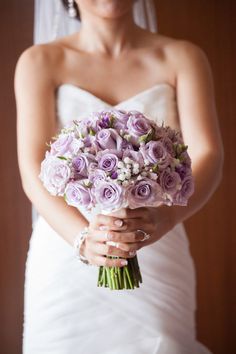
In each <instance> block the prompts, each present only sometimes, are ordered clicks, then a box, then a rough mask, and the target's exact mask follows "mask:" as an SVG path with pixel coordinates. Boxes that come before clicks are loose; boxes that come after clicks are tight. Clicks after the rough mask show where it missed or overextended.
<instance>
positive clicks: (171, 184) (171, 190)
mask: <svg viewBox="0 0 236 354" xmlns="http://www.w3.org/2000/svg"><path fill="white" fill-rule="evenodd" d="M160 185H161V187H162V189H163V191H164V192H165V193H167V194H170V195H174V194H175V193H176V192H177V191H178V190H179V189H180V188H181V178H180V176H179V174H178V173H177V172H171V171H167V170H165V171H163V172H162V173H161V175H160Z"/></svg>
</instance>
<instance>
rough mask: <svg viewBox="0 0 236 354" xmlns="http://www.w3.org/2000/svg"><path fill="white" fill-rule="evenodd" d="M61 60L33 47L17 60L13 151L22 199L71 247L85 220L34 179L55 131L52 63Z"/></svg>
mask: <svg viewBox="0 0 236 354" xmlns="http://www.w3.org/2000/svg"><path fill="white" fill-rule="evenodd" d="M55 50H57V49H56V48H55ZM61 56H62V54H61V53H60V52H59V50H58V53H57V52H56V53H55V51H54V55H53V56H52V53H51V52H50V50H49V49H48V48H47V47H46V46H45V47H44V46H35V47H31V48H29V49H28V50H26V51H25V52H24V53H23V54H22V55H21V57H20V58H19V60H18V63H17V66H16V72H15V96H16V105H17V147H18V161H19V168H20V174H21V179H22V185H23V188H24V191H25V193H26V195H27V196H28V198H29V199H30V200H31V202H32V203H33V204H34V205H35V207H36V209H37V210H38V212H39V213H40V214H41V215H42V216H43V217H44V218H45V219H46V221H47V222H48V223H49V224H50V225H51V226H52V227H53V229H54V230H55V231H56V232H58V234H60V235H61V236H62V237H63V238H64V239H65V240H66V241H67V242H69V243H70V244H72V242H73V237H74V236H75V235H76V234H77V233H78V232H79V231H80V230H81V229H82V228H83V227H84V226H85V225H87V220H86V219H85V218H84V217H83V216H82V215H81V214H80V213H79V211H78V210H76V208H73V207H70V206H68V205H67V204H66V203H65V202H64V201H63V199H62V198H59V197H52V196H50V195H49V193H48V192H47V191H46V190H45V189H44V187H43V186H42V182H41V181H40V180H39V177H38V175H39V172H40V164H41V161H42V160H43V159H44V154H45V151H46V149H47V146H46V142H50V140H51V137H52V136H54V135H55V133H56V130H57V127H56V114H55V112H56V110H55V92H54V91H55V87H56V82H55V80H54V78H53V76H52V75H53V74H52V73H53V72H55V69H54V70H53V65H55V60H56V61H57V64H58V65H59V63H60V60H61Z"/></svg>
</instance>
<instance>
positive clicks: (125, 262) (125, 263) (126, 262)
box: [120, 259, 128, 265]
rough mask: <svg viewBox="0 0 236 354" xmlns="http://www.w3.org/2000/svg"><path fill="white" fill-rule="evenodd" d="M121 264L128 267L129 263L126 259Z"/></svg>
mask: <svg viewBox="0 0 236 354" xmlns="http://www.w3.org/2000/svg"><path fill="white" fill-rule="evenodd" d="M120 263H121V265H127V264H128V261H126V260H125V259H122V261H121V262H120Z"/></svg>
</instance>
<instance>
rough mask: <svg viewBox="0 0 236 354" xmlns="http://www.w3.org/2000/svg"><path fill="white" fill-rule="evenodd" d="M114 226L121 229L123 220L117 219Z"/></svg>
mask: <svg viewBox="0 0 236 354" xmlns="http://www.w3.org/2000/svg"><path fill="white" fill-rule="evenodd" d="M114 224H115V225H116V226H118V227H121V226H122V225H123V220H119V219H117V220H115V221H114Z"/></svg>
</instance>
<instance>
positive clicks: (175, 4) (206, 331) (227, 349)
mask: <svg viewBox="0 0 236 354" xmlns="http://www.w3.org/2000/svg"><path fill="white" fill-rule="evenodd" d="M155 2H156V8H157V16H158V29H159V31H160V33H163V34H165V35H168V36H171V37H176V38H181V39H187V40H190V41H192V42H194V43H196V44H197V45H199V46H200V47H201V48H203V50H204V51H205V52H206V54H207V56H208V58H209V61H210V64H211V66H212V70H213V76H214V82H215V93H216V105H217V110H218V115H219V120H220V127H221V131H222V135H223V141H224V148H225V164H224V176H223V180H222V183H221V185H220V187H219V188H218V190H217V191H216V193H215V194H214V196H213V197H212V199H211V200H210V201H209V203H208V204H207V205H206V206H205V207H204V208H203V209H202V210H201V211H200V212H199V213H197V214H196V215H194V216H193V217H192V218H191V219H190V220H188V222H186V227H187V231H188V234H189V239H190V242H191V251H192V255H193V257H194V260H195V263H196V271H197V281H198V288H197V299H198V310H197V329H198V338H199V340H201V341H202V342H203V343H205V344H206V345H207V346H209V348H210V349H212V351H213V352H214V354H228V353H233V352H234V350H235V348H236V343H235V340H234V334H233V331H235V328H236V322H235V317H236V316H235V315H236V313H235V305H236V300H235V299H236V286H235V282H234V281H235V271H236V267H235V263H234V262H233V252H234V250H235V249H236V242H235V239H236V237H235V236H236V232H235V230H236V223H235V220H236V218H235V216H234V209H235V208H234V197H235V183H234V179H235V178H234V173H236V163H235V157H234V155H233V152H234V153H236V149H235V129H236V119H235V117H236V100H235V92H236V75H235V63H236V55H235V54H236V39H235V33H236V2H235V1H233V0H224V1H221V0H207V1H204V0H178V1H172V0H156V1H155ZM234 254H235V253H234ZM233 342H234V343H233ZM233 348H234V350H233Z"/></svg>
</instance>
